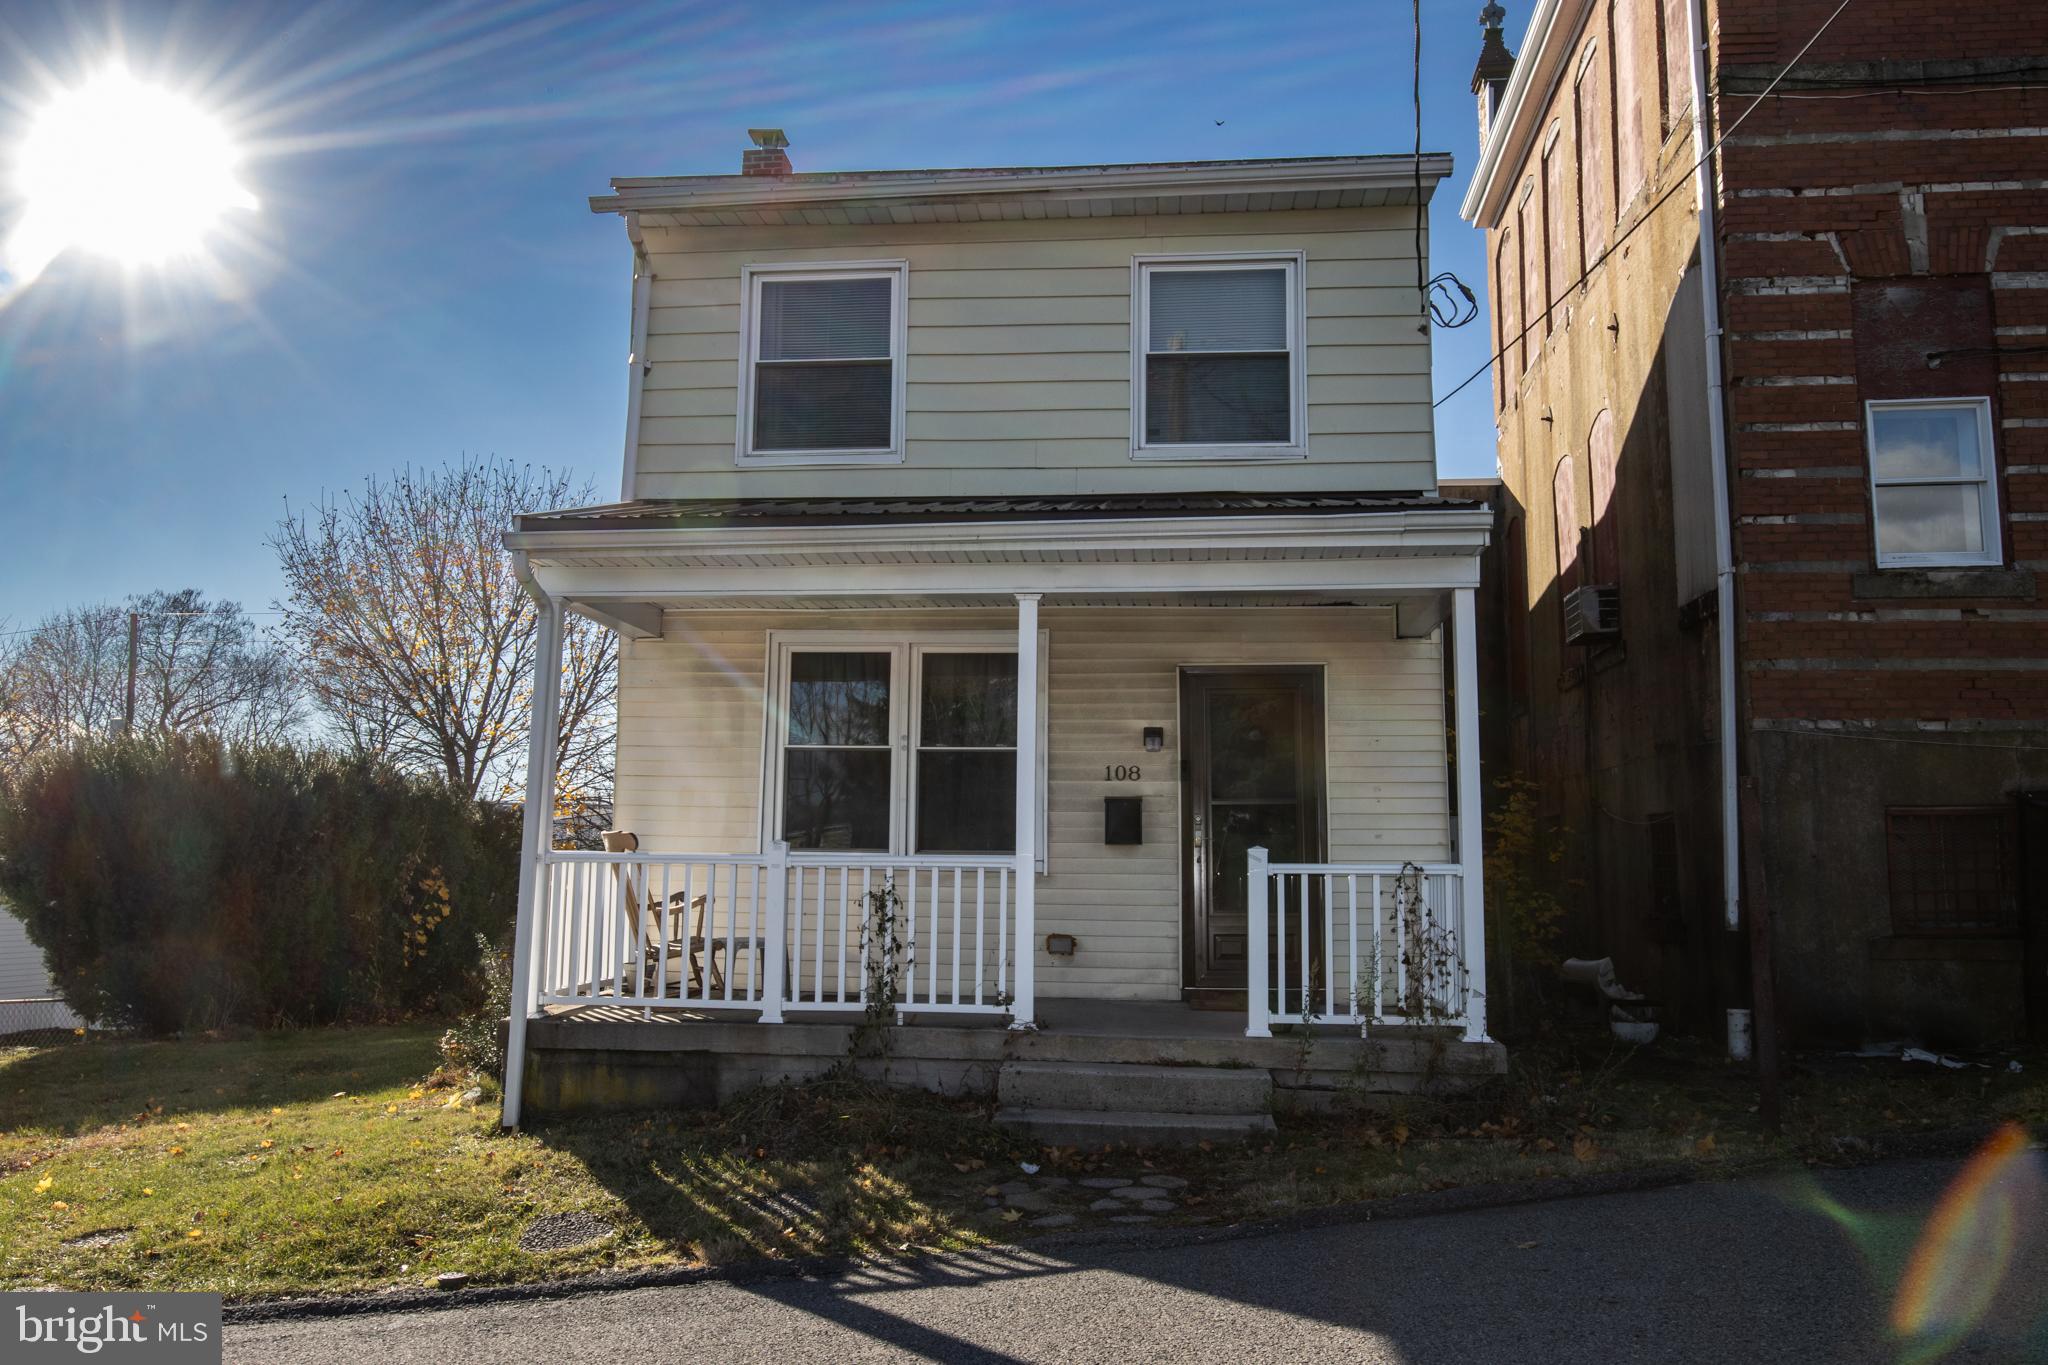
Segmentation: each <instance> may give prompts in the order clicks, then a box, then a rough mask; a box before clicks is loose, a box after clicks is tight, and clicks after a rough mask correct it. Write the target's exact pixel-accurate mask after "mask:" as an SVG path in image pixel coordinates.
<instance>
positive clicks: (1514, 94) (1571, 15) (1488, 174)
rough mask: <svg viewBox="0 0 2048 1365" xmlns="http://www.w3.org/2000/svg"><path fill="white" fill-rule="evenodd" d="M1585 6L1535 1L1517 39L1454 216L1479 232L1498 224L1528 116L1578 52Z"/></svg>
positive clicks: (1575, 1)
mask: <svg viewBox="0 0 2048 1365" xmlns="http://www.w3.org/2000/svg"><path fill="white" fill-rule="evenodd" d="M1591 12H1592V4H1591V0H1537V3H1536V9H1535V11H1534V12H1533V13H1531V14H1530V15H1529V27H1528V28H1527V29H1526V30H1525V31H1524V32H1523V34H1522V45H1521V49H1520V55H1518V56H1517V57H1516V58H1515V74H1514V75H1512V76H1510V77H1509V78H1508V88H1507V90H1506V91H1505V92H1504V93H1503V94H1502V95H1501V101H1500V108H1499V110H1498V111H1497V112H1496V113H1495V115H1494V118H1493V122H1492V125H1491V127H1490V128H1489V130H1488V133H1487V138H1486V145H1485V146H1483V147H1481V148H1480V149H1479V164H1478V165H1477V166H1475V167H1474V168H1473V171H1472V183H1471V185H1470V186H1469V187H1467V189H1466V191H1465V198H1464V201H1463V202H1462V203H1460V204H1459V205H1458V216H1459V217H1461V218H1463V219H1464V220H1465V221H1466V222H1468V223H1472V224H1474V225H1475V226H1478V227H1480V228H1491V227H1494V226H1496V225H1497V224H1498V223H1499V222H1500V216H1501V209H1502V207H1503V205H1504V204H1505V203H1506V201H1507V198H1508V195H1509V192H1510V191H1512V190H1513V188H1514V178H1515V171H1516V170H1517V169H1518V168H1519V167H1520V166H1521V164H1522V158H1523V155H1524V154H1525V153H1526V152H1527V150H1528V147H1529V144H1530V142H1531V141H1533V140H1534V138H1535V136H1536V130H1535V128H1534V127H1533V126H1529V125H1531V124H1532V122H1533V120H1532V118H1531V115H1533V114H1540V113H1541V112H1542V110H1543V106H1544V104H1545V103H1547V102H1548V100H1549V97H1550V92H1551V91H1552V90H1553V89H1555V88H1556V85H1557V81H1558V78H1559V76H1560V75H1561V74H1562V73H1563V72H1564V71H1565V70H1566V69H1567V68H1568V67H1569V66H1570V61H1569V60H1568V59H1569V57H1570V55H1571V53H1572V52H1573V50H1574V49H1575V48H1576V47H1577V46H1578V38H1579V33H1580V31H1581V30H1582V29H1584V27H1585V22H1586V16H1587V15H1588V14H1590V13H1591Z"/></svg>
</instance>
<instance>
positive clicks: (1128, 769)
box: [1102, 763, 1142, 782]
mask: <svg viewBox="0 0 2048 1365" xmlns="http://www.w3.org/2000/svg"><path fill="white" fill-rule="evenodd" d="M1102 780H1103V781H1104V782H1137V781H1140V780H1142V779H1141V778H1140V777H1139V775H1138V768H1137V765H1136V764H1131V765H1129V766H1126V765H1124V764H1122V763H1118V764H1115V765H1113V766H1112V765H1111V764H1108V763H1105V764H1103V765H1102Z"/></svg>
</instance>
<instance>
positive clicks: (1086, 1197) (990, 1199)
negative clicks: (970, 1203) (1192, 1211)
mask: <svg viewBox="0 0 2048 1365" xmlns="http://www.w3.org/2000/svg"><path fill="white" fill-rule="evenodd" d="M1187 1184H1188V1182H1187V1181H1185V1180H1183V1179H1181V1178H1180V1177H1179V1176H1177V1175H1139V1176H1120V1175H1091V1176H1084V1177H1082V1178H1081V1179H1079V1180H1070V1179H1068V1178H1067V1177H1066V1176H1063V1175H1029V1174H1027V1175H1026V1176H1024V1177H1022V1178H1020V1179H1016V1180H1006V1181H1004V1182H1003V1183H1002V1184H1000V1185H991V1186H989V1187H988V1189H986V1190H984V1191H983V1192H982V1195H983V1202H984V1203H986V1204H987V1205H988V1213H987V1214H986V1215H985V1216H986V1217H987V1218H988V1219H989V1220H990V1221H991V1222H993V1221H997V1220H1001V1221H1004V1222H1016V1221H1018V1220H1019V1219H1020V1218H1021V1219H1023V1220H1024V1221H1025V1222H1026V1224H1027V1226H1030V1227H1034V1228H1066V1227H1072V1226H1074V1225H1075V1224H1077V1223H1080V1222H1083V1221H1090V1222H1105V1223H1149V1222H1151V1221H1152V1220H1153V1219H1154V1218H1156V1217H1158V1216H1159V1215H1160V1214H1162V1213H1172V1212H1173V1211H1174V1210H1175V1209H1178V1208H1180V1207H1181V1202H1182V1199H1184V1198H1185V1197H1186V1196H1185V1195H1184V1194H1183V1193H1182V1192H1183V1191H1184V1190H1186V1189H1187ZM1177 1196H1178V1197H1177Z"/></svg>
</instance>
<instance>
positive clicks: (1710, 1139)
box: [1692, 1133, 1714, 1156]
mask: <svg viewBox="0 0 2048 1365" xmlns="http://www.w3.org/2000/svg"><path fill="white" fill-rule="evenodd" d="M1692 1149H1693V1150H1694V1151H1695V1152H1697V1153H1699V1154H1700V1155H1701V1156H1712V1155H1713V1154H1714V1135H1713V1134H1712V1133H1709V1134H1707V1135H1706V1136H1705V1137H1703V1138H1701V1139H1700V1140H1699V1141H1698V1142H1695V1143H1694V1144H1693V1145H1692Z"/></svg>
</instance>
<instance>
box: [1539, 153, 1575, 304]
mask: <svg viewBox="0 0 2048 1365" xmlns="http://www.w3.org/2000/svg"><path fill="white" fill-rule="evenodd" d="M1563 133H1564V125H1563V124H1561V123H1559V124H1554V125H1552V127H1551V130H1550V142H1549V143H1548V145H1546V146H1545V147H1544V149H1543V262H1544V264H1543V301H1544V313H1543V332H1544V335H1546V336H1548V335H1549V334H1550V333H1551V332H1552V331H1553V330H1554V329H1555V328H1556V327H1557V326H1558V325H1559V324H1560V323H1562V322H1563V321H1564V311H1565V305H1564V297H1565V296H1566V295H1568V294H1570V293H1571V288H1572V279H1573V275H1572V263H1571V257H1570V249H1571V248H1570V242H1571V238H1570V236H1569V235H1568V234H1567V233H1566V231H1565V213H1566V211H1567V207H1568V205H1567V201H1566V199H1565V188H1564V138H1563V136H1562V135H1563Z"/></svg>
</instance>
